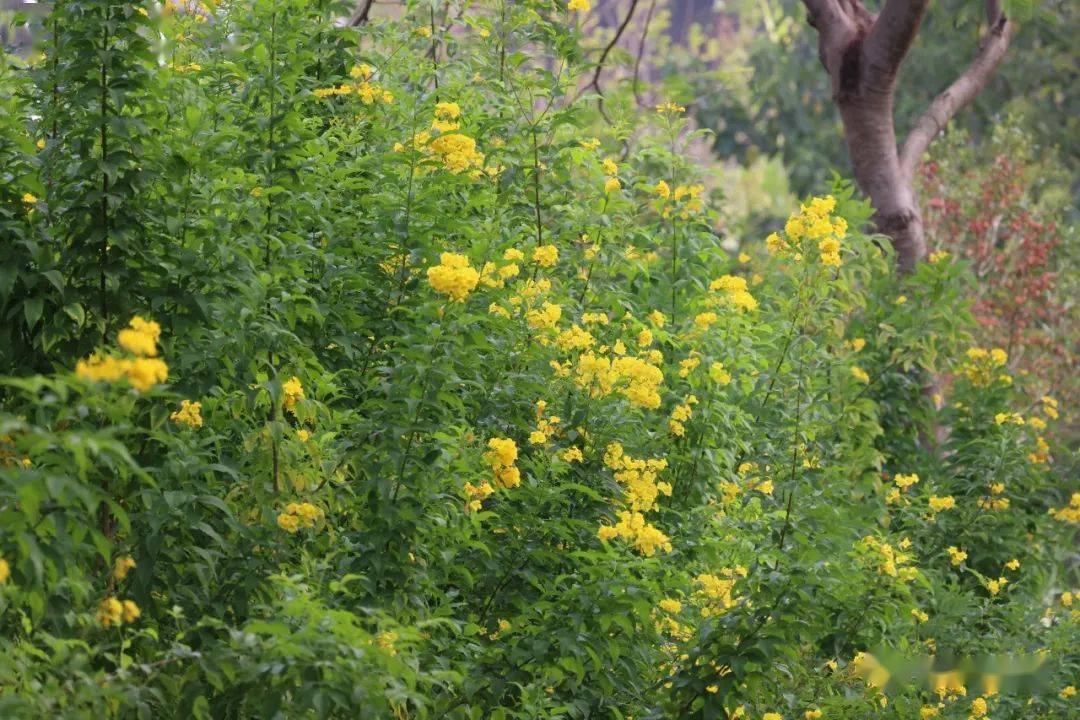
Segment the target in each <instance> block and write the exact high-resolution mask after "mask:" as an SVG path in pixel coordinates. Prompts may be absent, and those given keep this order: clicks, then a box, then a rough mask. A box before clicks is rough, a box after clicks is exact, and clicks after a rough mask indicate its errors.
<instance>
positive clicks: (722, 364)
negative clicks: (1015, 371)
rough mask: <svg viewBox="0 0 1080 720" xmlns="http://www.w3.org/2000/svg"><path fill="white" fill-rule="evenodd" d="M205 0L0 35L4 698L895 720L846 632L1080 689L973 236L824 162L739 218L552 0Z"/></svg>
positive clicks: (259, 713) (1060, 549)
mask: <svg viewBox="0 0 1080 720" xmlns="http://www.w3.org/2000/svg"><path fill="white" fill-rule="evenodd" d="M188 5H190V6H185V7H183V8H178V7H177V6H176V5H175V4H171V3H170V4H167V5H166V6H165V8H164V9H163V10H161V11H159V10H158V9H157V7H156V6H147V7H146V8H144V9H145V11H146V12H145V13H144V12H142V11H140V8H139V6H136V5H133V4H130V3H84V2H73V1H69V2H63V3H57V4H56V6H55V7H54V8H53V10H52V13H51V14H49V15H46V16H45V19H44V26H43V27H41V28H38V29H37V30H39V31H40V32H39V33H38V37H44V38H45V40H43V42H42V47H41V50H42V52H43V53H44V54H43V55H40V56H38V55H35V56H31V57H30V58H28V59H17V58H15V57H10V56H9V57H6V58H5V63H4V65H3V69H2V70H0V103H2V107H3V110H4V111H5V112H4V113H3V114H2V116H0V160H2V161H3V162H2V165H0V167H2V168H3V170H2V171H0V172H3V173H4V174H3V178H4V182H3V184H2V185H0V196H2V199H3V209H2V214H0V232H3V233H5V236H4V237H5V239H6V238H8V237H10V238H11V240H12V242H5V243H4V244H3V245H0V253H4V255H3V256H2V259H3V264H2V267H0V316H2V317H3V318H4V323H3V325H2V327H3V330H2V331H0V332H2V333H4V335H3V340H4V342H2V343H0V367H2V368H3V369H4V372H5V373H6V377H5V379H4V380H3V381H2V383H0V562H2V563H3V564H2V565H0V571H2V572H0V715H2V716H3V717H13V718H23V717H58V718H88V717H153V718H161V717H178V718H179V717H184V718H188V717H196V718H252V717H259V718H278V717H280V718H286V717H289V718H291V717H297V718H323V717H335V718H355V717H365V718H367V717H371V718H397V719H401V718H447V719H461V720H464V719H468V720H474V719H476V720H478V719H479V718H599V717H604V718H629V717H635V718H668V717H678V718H718V717H725V718H733V717H752V718H761V717H763V716H764V715H765V714H766V713H770V712H772V713H780V714H781V715H782V716H783V717H785V718H795V717H802V716H803V713H804V712H806V711H807V710H813V709H816V708H820V709H821V710H822V712H823V713H824V716H825V717H829V718H851V719H854V718H867V717H880V718H908V717H913V716H915V715H916V714H917V713H918V712H919V708H921V707H923V706H926V707H928V708H929V707H931V706H934V707H936V705H937V702H938V697H937V696H936V695H935V694H934V693H933V692H932V691H931V690H930V689H928V688H927V687H926V685H925V683H921V682H919V681H917V680H914V679H912V680H907V679H904V680H903V681H901V679H896V680H894V682H893V683H891V684H889V685H887V686H886V687H885V688H884V693H885V696H887V698H888V702H887V703H886V702H883V701H882V697H883V696H882V694H881V692H880V691H879V690H878V689H874V688H872V687H868V686H867V683H866V682H864V680H862V679H860V678H859V677H857V676H856V674H855V673H853V672H852V667H853V666H855V665H860V664H862V665H864V666H865V660H864V661H862V662H861V663H860V662H856V660H855V658H856V657H857V656H858V653H862V652H865V651H873V652H874V653H875V654H877V655H880V657H882V658H888V657H891V654H893V653H895V654H899V655H904V656H913V655H919V654H926V653H930V652H933V651H934V649H935V648H936V649H937V650H939V651H941V654H942V655H944V654H945V653H946V652H948V651H952V652H954V653H956V654H957V655H959V656H961V657H971V656H982V655H990V654H1003V653H1007V652H1016V653H1035V652H1036V651H1039V650H1043V649H1045V650H1047V651H1048V655H1047V657H1046V660H1045V663H1044V671H1043V673H1042V675H1043V677H1044V681H1043V684H1042V685H1039V686H1037V687H1034V688H1027V687H1025V689H1024V690H1023V691H1021V690H1020V689H1017V688H1011V687H1007V685H1006V684H1005V683H1004V682H1003V684H1002V687H1001V690H1002V692H1001V694H1000V695H998V696H992V697H991V696H988V698H989V701H990V703H991V706H992V709H993V712H994V717H1001V718H1004V717H1017V718H1019V717H1044V718H1066V717H1069V713H1070V710H1069V708H1070V707H1073V706H1074V701H1072V700H1070V699H1068V698H1067V696H1066V697H1063V696H1062V695H1061V693H1062V691H1063V689H1064V687H1065V686H1066V685H1067V684H1068V682H1070V678H1073V677H1075V674H1076V671H1077V667H1078V665H1080V658H1078V657H1077V655H1076V651H1075V647H1076V642H1077V614H1076V610H1075V608H1074V607H1073V608H1072V609H1070V606H1069V603H1070V602H1072V600H1071V597H1072V596H1071V595H1068V594H1064V593H1066V592H1068V591H1069V590H1070V588H1074V587H1075V586H1076V577H1075V567H1074V566H1071V565H1069V564H1068V562H1069V558H1068V553H1069V540H1070V538H1071V537H1072V535H1073V534H1074V531H1073V530H1072V528H1073V527H1075V525H1074V522H1072V521H1070V519H1069V518H1070V513H1069V511H1068V508H1069V503H1070V497H1071V494H1072V493H1074V492H1075V491H1076V490H1075V480H1067V479H1066V478H1067V477H1068V476H1067V475H1066V468H1067V467H1068V464H1069V462H1070V457H1069V454H1068V449H1067V448H1066V447H1059V446H1058V443H1056V442H1055V440H1054V438H1055V437H1056V436H1055V423H1054V418H1053V417H1052V416H1053V415H1056V414H1057V413H1058V411H1057V410H1056V408H1055V406H1053V405H1052V404H1051V401H1046V400H1039V399H1036V398H1027V397H1026V395H1025V391H1026V388H1025V386H1024V385H1025V383H1024V382H1023V381H1022V379H1020V378H1018V379H1017V381H1016V383H1015V384H1013V383H1012V382H1011V381H1007V380H1005V379H1004V378H1002V377H1000V376H1001V375H1003V374H1005V373H1006V372H1007V368H1005V367H1003V366H1002V365H1001V364H1000V363H998V356H997V355H996V354H995V355H990V354H989V353H986V354H985V357H983V355H981V354H979V353H974V354H973V355H972V356H969V355H968V354H967V351H968V350H969V349H970V346H971V344H972V343H971V340H970V337H969V332H970V328H971V323H972V320H971V317H970V313H969V312H968V310H967V307H966V303H965V299H964V298H966V297H968V293H969V288H968V287H967V283H968V282H969V280H968V279H969V278H970V273H969V269H968V267H967V266H966V264H965V263H964V262H962V261H958V262H945V261H937V262H934V263H928V264H925V265H923V266H920V268H919V269H918V270H917V271H916V272H915V273H914V274H912V275H910V276H907V277H897V276H896V275H894V273H893V272H892V271H891V268H892V258H891V253H890V251H889V250H888V248H887V243H885V242H883V238H880V237H877V236H872V235H868V234H866V233H865V232H864V231H863V229H864V228H865V226H866V222H867V219H868V217H869V213H870V209H869V207H868V206H867V205H866V204H865V203H863V202H860V201H858V200H857V199H855V198H854V197H853V191H852V188H851V187H850V185H848V184H846V183H844V182H841V181H836V182H835V183H834V186H833V187H832V190H831V194H830V195H829V196H828V198H831V199H827V198H824V197H820V198H815V199H809V200H807V202H806V203H805V204H804V206H803V207H801V208H800V209H799V210H797V211H796V212H795V214H794V215H793V220H792V221H791V223H789V226H788V227H787V228H786V229H783V228H781V227H779V226H778V224H777V223H773V224H772V225H770V226H769V227H768V232H776V233H778V234H777V235H776V236H775V237H771V238H770V239H769V241H768V242H767V243H765V242H750V241H749V240H748V239H744V242H743V243H742V247H743V249H744V250H745V251H746V252H745V254H740V256H738V257H732V256H729V255H728V254H727V252H725V250H724V247H725V240H727V239H729V238H725V237H724V236H723V235H722V233H721V232H720V231H719V230H718V229H717V228H718V227H720V226H721V224H722V221H723V219H724V217H723V216H722V211H723V210H724V209H725V205H724V200H723V197H722V196H721V195H722V193H721V190H720V189H719V188H718V187H716V186H714V184H713V181H712V178H710V177H708V175H707V173H705V172H703V171H702V169H701V168H699V167H697V166H695V165H694V164H693V163H692V162H691V161H690V155H689V153H688V147H690V146H691V145H694V144H696V143H700V142H701V140H702V139H703V138H705V137H706V133H703V132H701V131H693V130H692V129H691V128H690V127H689V125H688V122H687V120H686V119H685V117H684V114H683V112H682V111H681V110H680V109H678V108H677V107H674V106H664V107H661V108H660V109H658V110H656V111H655V112H654V111H650V112H649V113H648V114H647V115H644V116H641V117H637V118H634V117H632V116H630V115H628V114H623V115H621V116H619V118H620V119H618V121H617V122H616V123H615V124H614V125H612V126H605V125H602V124H601V119H600V117H599V115H598V113H597V112H596V110H595V104H594V103H592V102H591V100H590V98H588V97H585V98H581V99H575V96H576V95H577V89H578V87H579V86H580V85H581V83H582V82H583V80H584V79H585V78H587V77H588V74H589V73H590V71H591V68H590V65H589V62H590V61H589V59H588V58H587V57H586V56H585V54H584V53H583V52H582V50H581V46H580V30H579V27H578V22H579V19H580V17H579V15H578V14H576V13H574V12H570V11H568V10H567V9H566V8H565V7H564V6H562V5H561V4H559V5H556V4H554V3H551V2H547V1H542V2H527V3H524V4H518V5H502V4H491V5H488V4H482V5H480V6H475V5H461V6H459V5H449V6H447V5H438V4H435V5H432V4H429V3H412V4H409V5H408V6H407V7H406V8H404V12H403V14H402V15H401V17H400V18H397V19H394V20H383V21H379V22H375V23H373V24H371V25H369V26H366V27H363V28H361V29H351V28H344V27H341V26H339V25H338V24H336V23H335V22H334V19H335V18H336V17H338V16H339V15H340V14H341V13H344V12H345V11H346V8H345V7H344V4H343V3H334V2H304V1H302V0H266V2H259V3H242V4H241V3H213V4H207V5H203V6H199V7H194V4H188ZM103 91H104V98H105V99H104V101H102V99H101V98H102V92H103ZM445 103H456V105H455V106H451V105H446V104H445ZM592 136H595V139H593V138H592ZM103 138H104V140H103ZM38 140H44V143H43V147H38V145H39V144H38V142H37V141H38ZM762 172H765V171H762ZM778 187H782V186H778ZM27 194H29V195H31V196H33V197H32V198H26V197H24V195H27ZM778 194H781V193H778ZM782 194H784V195H786V188H782ZM804 221H805V225H803V224H800V223H803V222H804ZM753 222H760V223H764V222H765V221H764V220H763V219H762V218H754V219H753ZM748 224H749V223H748ZM762 234H765V233H762ZM828 241H836V242H837V247H838V249H837V250H836V253H837V256H836V258H835V261H833V260H832V259H831V252H830V250H829V249H828V247H829V245H828ZM136 316H137V317H139V318H143V319H145V320H147V321H149V320H153V321H155V322H156V325H152V324H144V323H141V322H140V321H133V320H132V319H133V317H136ZM129 323H130V324H129ZM151 350H152V351H153V352H151ZM92 353H93V354H92ZM162 362H163V363H165V364H166V365H167V379H166V378H163V377H162V376H160V375H154V373H156V372H158V371H162V372H164V367H162V366H161V363H162ZM980 363H982V364H981V365H980ZM987 363H993V365H992V366H991V365H988V364H987ZM990 370H992V371H993V372H992V373H990V374H989V375H988V376H986V377H985V378H984V375H986V373H988V372H990ZM953 375H955V377H956V379H955V381H953V382H949V383H945V384H943V385H942V387H941V388H939V390H940V392H941V393H942V394H943V395H944V397H943V398H931V397H930V396H929V394H928V393H927V392H926V387H927V385H928V383H929V381H930V379H932V378H936V377H941V378H945V379H946V380H948V379H949V378H951V377H952V376H953ZM1051 400H1052V399H1051ZM192 403H198V405H193V404H192ZM1013 412H1023V413H1024V418H1025V423H1024V424H1023V425H1019V424H1017V423H1016V422H1015V417H1014V416H1013V415H1012V414H1011V413H1013ZM1060 412H1062V413H1066V412H1068V409H1067V408H1064V407H1062V408H1061V411H1060ZM1000 418H1004V420H1001V419H1000ZM1036 418H1037V419H1038V420H1039V422H1040V423H1044V424H1045V429H1042V430H1040V429H1039V428H1038V426H1037V423H1035V421H1034V419H1036ZM1043 436H1045V437H1046V440H1043V441H1040V440H1038V439H1037V438H1040V437H1043ZM492 440H497V441H498V440H501V441H504V442H503V443H502V444H500V443H498V442H496V443H495V444H494V445H492V444H490V442H491V441H492ZM505 441H512V443H513V449H514V452H513V453H511V452H510V451H509V447H510V446H509V445H507V444H506V442H505ZM1041 443H1046V444H1045V445H1044V444H1041ZM913 473H917V474H918V477H919V481H918V482H915V483H913V484H906V485H905V484H903V483H898V482H897V478H898V477H899V476H901V475H903V476H907V475H910V474H913ZM1070 482H1071V483H1073V485H1069V483H1070ZM999 484H1000V485H1001V488H1000V489H997V485H999ZM931 497H935V498H945V497H951V498H952V499H953V502H954V507H952V508H951V509H943V510H940V511H935V510H932V509H931ZM1006 499H1007V500H1008V505H1007V507H1002V504H1001V501H1002V500H1006ZM935 502H937V501H935ZM1048 511H1051V512H1048ZM1072 515H1075V510H1073V511H1072ZM950 546H953V547H955V548H957V549H962V551H963V552H965V553H966V559H965V560H963V561H962V562H959V563H954V562H953V561H952V558H953V557H955V555H950V553H949V551H948V548H949V547H950ZM129 558H130V560H132V561H134V566H133V567H129V563H128V559H129ZM1013 559H1016V560H1017V561H1018V562H1019V566H1018V567H1006V564H1008V563H1009V562H1010V561H1011V560H1013ZM999 577H1004V578H1006V580H1007V582H1006V583H1005V584H1004V585H1002V584H1001V583H1000V581H997V578H999ZM991 581H997V585H996V586H992V585H991V584H990V583H991ZM992 587H993V588H996V589H995V590H993V591H992V590H991V588H992ZM114 603H116V604H114ZM924 612H925V613H926V615H927V618H926V620H925V622H923V621H921V620H920V617H921V616H920V615H919V613H924ZM1007 690H1008V691H1009V692H1006V691H1007ZM978 692H980V690H978V689H977V685H976V683H975V680H974V677H973V678H972V681H971V684H970V686H969V698H968V700H970V699H972V698H974V697H975V695H976V693H978ZM944 695H945V698H944V699H943V703H944V704H943V706H942V708H943V709H942V714H941V717H951V718H961V717H966V716H967V714H968V706H969V704H970V703H969V702H968V701H964V700H960V699H958V698H957V695H956V693H951V694H950V693H948V692H946V693H944ZM740 708H742V709H741V710H740Z"/></svg>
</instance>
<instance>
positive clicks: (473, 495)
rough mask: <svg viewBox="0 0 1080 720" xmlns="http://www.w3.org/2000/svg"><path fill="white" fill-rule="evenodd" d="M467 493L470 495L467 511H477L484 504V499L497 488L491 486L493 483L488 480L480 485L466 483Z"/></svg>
mask: <svg viewBox="0 0 1080 720" xmlns="http://www.w3.org/2000/svg"><path fill="white" fill-rule="evenodd" d="M464 490H465V495H466V497H468V501H467V502H466V503H465V510H466V511H467V512H476V511H477V510H479V509H480V508H481V507H482V506H483V504H484V500H486V499H487V498H488V496H489V495H491V494H492V493H494V492H495V488H493V487H491V483H489V482H488V481H487V480H485V481H484V482H482V483H480V484H479V485H473V484H472V483H468V482H467V483H465V487H464Z"/></svg>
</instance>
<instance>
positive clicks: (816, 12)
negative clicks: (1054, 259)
mask: <svg viewBox="0 0 1080 720" xmlns="http://www.w3.org/2000/svg"><path fill="white" fill-rule="evenodd" d="M985 1H986V14H987V23H988V25H987V30H986V33H985V34H984V35H983V38H982V40H981V42H980V47H979V52H978V53H977V54H976V56H975V58H974V59H973V60H972V62H971V65H970V66H969V67H968V69H967V70H965V71H964V73H962V74H961V75H960V76H959V77H958V78H957V79H956V81H955V82H953V84H952V85H950V86H949V87H948V88H947V89H946V90H944V91H943V92H942V93H941V94H940V95H938V96H937V97H936V98H935V99H934V101H933V102H932V103H931V104H930V107H929V108H927V110H926V112H925V113H924V114H923V116H922V117H921V118H919V120H918V122H917V123H916V124H915V127H914V128H913V129H912V131H911V133H910V134H909V135H908V137H907V139H906V140H905V142H904V145H903V148H898V146H897V142H896V130H895V127H894V125H893V93H894V91H895V88H896V76H897V73H898V72H899V69H900V64H901V63H902V62H903V60H904V57H905V56H906V55H907V52H908V49H909V48H910V47H911V43H912V42H913V41H914V39H915V36H916V34H917V33H918V31H919V25H920V23H921V22H922V17H923V14H924V13H925V11H926V7H927V6H928V5H929V0H886V2H885V6H884V7H883V8H882V10H881V12H880V13H879V14H877V15H874V14H873V13H871V12H869V11H868V10H867V9H866V8H864V7H863V5H862V3H861V2H860V1H859V0H803V3H804V4H805V5H806V8H807V13H808V15H807V20H808V21H809V23H810V25H811V26H812V27H814V28H816V29H817V31H818V39H819V42H818V56H819V57H820V58H821V64H822V65H823V66H824V67H825V70H826V72H828V74H829V78H830V80H831V81H832V91H833V101H834V102H835V103H836V106H837V108H838V109H839V111H840V119H841V120H842V122H843V125H844V138H845V140H846V141H847V148H848V155H849V156H850V158H851V164H852V167H853V169H854V173H855V180H856V182H857V183H858V184H859V187H860V188H861V189H862V190H863V192H865V193H866V194H867V195H868V196H870V202H871V204H872V205H873V207H874V217H873V220H874V224H875V225H876V226H877V230H878V232H880V233H881V234H882V235H886V236H887V237H888V238H889V239H890V240H891V241H892V245H893V248H894V249H895V250H896V260H897V265H898V267H899V269H900V272H903V273H908V272H911V271H912V270H913V269H914V268H915V265H916V264H918V262H919V261H920V260H922V259H923V258H924V257H925V256H926V240H925V238H924V237H923V221H922V213H921V212H920V210H919V203H918V199H917V198H916V196H915V174H916V170H917V169H918V166H919V163H920V162H921V161H922V156H923V155H924V154H925V152H926V150H927V148H928V147H929V145H930V142H931V141H932V140H933V139H934V137H935V136H936V135H937V134H938V133H939V132H940V131H941V130H942V129H944V127H945V125H946V124H947V123H948V122H949V120H950V119H951V118H952V117H953V115H955V114H956V112H957V111H959V110H960V108H962V107H964V106H965V105H967V104H968V103H970V102H971V101H972V100H973V99H974V98H975V96H976V95H978V93H979V91H980V90H981V89H982V88H983V86H984V85H985V84H986V82H987V80H989V78H990V76H991V75H993V73H994V70H996V68H997V65H998V63H999V62H1000V61H1001V58H1002V57H1003V56H1004V54H1005V50H1006V49H1007V48H1008V45H1009V39H1010V35H1011V32H1012V27H1011V23H1009V22H1008V20H1007V19H1006V17H1005V14H1004V12H1003V11H1002V7H1001V2H1000V0H985Z"/></svg>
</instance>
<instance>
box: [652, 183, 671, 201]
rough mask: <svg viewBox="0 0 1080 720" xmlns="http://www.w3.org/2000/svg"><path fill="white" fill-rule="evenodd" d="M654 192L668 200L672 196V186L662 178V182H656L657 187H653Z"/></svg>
mask: <svg viewBox="0 0 1080 720" xmlns="http://www.w3.org/2000/svg"><path fill="white" fill-rule="evenodd" d="M653 192H654V193H656V194H657V195H658V196H660V197H662V198H663V199H665V200H667V199H668V198H669V197H671V186H670V185H668V184H667V183H666V182H664V181H663V180H661V181H660V182H658V183H656V186H655V187H653Z"/></svg>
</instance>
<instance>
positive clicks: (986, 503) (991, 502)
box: [979, 483, 1009, 510]
mask: <svg viewBox="0 0 1080 720" xmlns="http://www.w3.org/2000/svg"><path fill="white" fill-rule="evenodd" d="M1003 492H1005V483H992V484H991V485H990V487H988V488H987V495H985V496H983V497H981V498H979V507H980V508H982V509H983V510H1008V509H1009V498H1007V497H1001V494H1002V493H1003Z"/></svg>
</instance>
